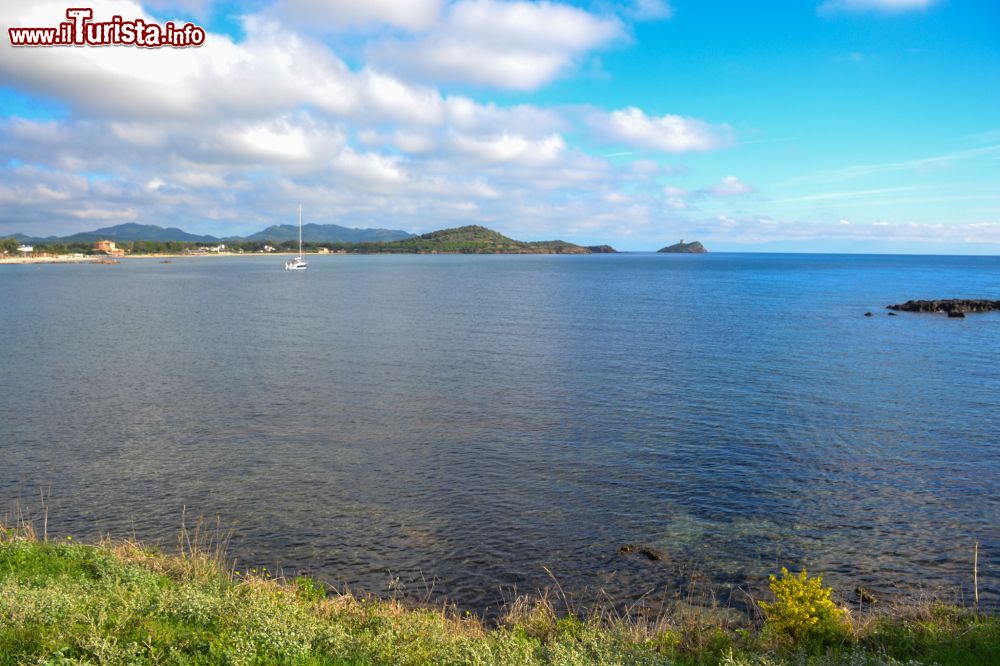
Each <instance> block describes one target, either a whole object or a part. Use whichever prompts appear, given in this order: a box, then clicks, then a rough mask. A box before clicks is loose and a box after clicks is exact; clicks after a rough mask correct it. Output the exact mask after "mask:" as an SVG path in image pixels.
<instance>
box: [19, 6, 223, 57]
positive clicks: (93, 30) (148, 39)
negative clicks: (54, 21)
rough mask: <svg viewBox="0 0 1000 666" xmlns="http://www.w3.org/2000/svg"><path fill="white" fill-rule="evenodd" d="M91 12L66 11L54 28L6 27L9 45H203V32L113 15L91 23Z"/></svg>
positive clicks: (189, 26) (188, 26)
mask: <svg viewBox="0 0 1000 666" xmlns="http://www.w3.org/2000/svg"><path fill="white" fill-rule="evenodd" d="M93 17H94V11H93V10H92V9H87V8H86V7H75V8H70V9H67V10H66V18H68V19H69V21H63V22H62V23H60V24H59V26H58V27H55V28H7V36H8V37H9V38H10V45H11V46H141V47H143V48H147V49H158V48H161V47H164V46H169V47H173V48H187V47H190V46H201V45H202V44H204V43H205V29H204V28H201V27H199V26H196V25H194V24H193V23H185V24H184V25H176V24H175V23H174V22H173V21H168V22H167V23H165V24H163V25H160V24H159V23H150V22H147V21H144V20H142V19H135V20H132V21H126V20H124V19H123V18H122V17H121V16H118V15H115V16H112V17H111V20H110V21H92V20H91V19H92V18H93Z"/></svg>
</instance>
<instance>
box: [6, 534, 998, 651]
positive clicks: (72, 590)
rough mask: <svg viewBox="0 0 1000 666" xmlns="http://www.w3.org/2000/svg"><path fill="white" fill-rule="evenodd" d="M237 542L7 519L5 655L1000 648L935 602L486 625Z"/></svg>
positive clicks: (983, 625)
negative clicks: (49, 533) (240, 564)
mask: <svg viewBox="0 0 1000 666" xmlns="http://www.w3.org/2000/svg"><path fill="white" fill-rule="evenodd" d="M225 541H226V540H225V537H224V535H221V536H220V534H219V532H218V531H212V530H206V529H203V526H202V525H201V524H200V523H199V525H198V526H197V527H196V529H195V530H194V531H192V532H188V531H187V530H182V532H181V538H180V539H179V546H178V550H177V552H176V553H173V554H165V553H162V552H159V551H158V550H154V549H150V548H146V547H144V546H143V545H141V544H140V543H137V542H135V541H132V540H125V541H110V540H107V541H104V542H102V543H100V544H78V543H75V542H73V541H72V540H70V539H68V538H63V539H62V540H59V541H50V540H46V539H44V538H37V537H36V535H35V534H34V533H33V531H32V529H31V527H30V526H29V525H24V524H22V525H21V526H19V527H17V528H9V527H0V664H3V665H6V664H272V663H273V664H369V663H373V664H726V665H729V666H771V665H777V664H804V665H815V666H827V665H830V666H833V665H838V664H843V665H845V666H847V665H850V666H862V665H868V664H871V665H876V664H884V665H896V664H931V663H939V664H942V665H943V666H947V665H950V664H989V663H997V658H998V657H997V656H998V655H1000V621H998V618H997V616H995V615H981V614H976V613H972V612H971V611H969V610H966V609H961V608H956V607H954V606H938V605H933V604H927V605H925V606H923V607H922V608H919V609H915V608H909V609H895V611H894V612H892V613H888V614H882V615H877V616H875V615H866V616H863V617H861V616H858V617H851V616H850V615H848V617H849V620H850V624H849V630H848V631H846V632H845V633H844V634H843V635H842V636H841V637H840V638H838V640H837V641H836V642H832V643H831V642H827V643H825V644H812V645H804V644H798V643H796V642H794V641H793V642H789V641H787V640H778V639H776V638H774V637H773V636H770V635H769V632H768V631H765V630H763V628H762V627H761V626H760V624H759V623H755V622H754V620H753V618H749V617H741V618H734V617H733V616H734V612H733V611H732V609H719V610H712V609H697V608H687V609H684V608H680V607H678V608H675V609H668V610H666V611H665V612H664V613H662V614H661V615H660V616H659V617H657V618H655V619H653V620H640V619H635V618H632V617H623V616H621V615H618V614H615V613H613V612H611V611H608V610H604V611H600V610H595V611H592V612H590V613H589V614H588V615H587V617H577V616H575V615H572V614H569V615H567V614H565V613H558V612H556V610H555V609H556V607H557V605H558V604H557V603H554V602H553V601H552V600H551V599H549V598H548V597H546V596H544V595H543V596H540V597H534V598H529V597H520V598H517V599H514V600H513V601H511V602H510V603H509V604H508V607H507V609H506V613H505V615H504V616H503V618H502V620H501V621H500V622H499V624H498V625H497V626H492V627H488V626H486V625H484V624H483V623H482V622H481V621H480V620H479V619H478V618H476V617H475V616H471V615H468V614H465V615H462V614H460V613H459V612H458V611H456V610H455V609H449V608H420V607H412V606H411V607H407V606H406V605H404V604H403V603H401V602H399V601H397V600H379V599H373V598H359V597H355V596H352V595H349V594H335V595H330V594H328V592H327V591H326V590H325V588H324V587H323V586H322V585H321V584H319V583H317V582H316V581H313V580H311V579H308V578H301V577H300V578H296V579H294V580H282V579H276V578H273V577H272V576H271V575H270V574H269V573H268V572H266V571H264V570H261V571H250V572H246V571H238V570H237V569H235V568H234V567H233V566H232V565H227V561H226V559H225ZM991 660H992V661H991Z"/></svg>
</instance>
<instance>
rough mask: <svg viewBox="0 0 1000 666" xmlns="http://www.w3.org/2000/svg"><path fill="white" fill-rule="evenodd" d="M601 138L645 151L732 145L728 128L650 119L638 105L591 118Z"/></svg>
mask: <svg viewBox="0 0 1000 666" xmlns="http://www.w3.org/2000/svg"><path fill="white" fill-rule="evenodd" d="M589 122H590V125H591V127H592V129H593V130H594V131H595V132H596V134H597V135H598V137H599V138H602V139H604V140H606V141H610V142H615V143H621V144H624V145H627V146H631V147H634V148H640V149H642V150H651V151H659V152H667V153H683V152H690V151H704V150H712V149H715V148H721V147H723V146H726V145H729V144H730V143H732V131H731V130H730V128H729V127H728V126H727V125H710V124H708V123H706V122H704V121H702V120H698V119H697V118H685V117H684V116H677V115H670V114H667V115H663V116H648V115H646V114H645V113H644V112H643V111H642V110H641V109H638V108H636V107H634V106H632V107H628V108H626V109H621V110H618V111H612V112H611V113H605V112H597V113H594V114H592V115H591V117H590V119H589Z"/></svg>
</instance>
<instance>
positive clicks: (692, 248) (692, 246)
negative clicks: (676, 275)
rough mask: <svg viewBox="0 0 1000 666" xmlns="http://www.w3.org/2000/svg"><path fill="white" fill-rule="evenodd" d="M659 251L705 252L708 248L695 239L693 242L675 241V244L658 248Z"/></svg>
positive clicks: (673, 252)
mask: <svg viewBox="0 0 1000 666" xmlns="http://www.w3.org/2000/svg"><path fill="white" fill-rule="evenodd" d="M657 252H668V253H671V254H677V253H685V254H705V253H706V252H708V250H706V249H705V246H704V245H702V244H701V243H699V242H698V241H694V242H693V243H685V242H684V241H681V242H680V243H674V244H673V245H668V246H667V247H665V248H661V249H659V250H657Z"/></svg>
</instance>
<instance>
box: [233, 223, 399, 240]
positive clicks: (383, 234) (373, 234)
mask: <svg viewBox="0 0 1000 666" xmlns="http://www.w3.org/2000/svg"><path fill="white" fill-rule="evenodd" d="M412 236H413V234H410V233H407V232H405V231H399V230H397V229H351V228H348V227H342V226H340V225H339V224H303V225H302V240H303V241H305V242H306V243H378V242H382V241H395V240H402V239H404V238H411V237H412ZM298 238H299V227H298V225H294V224H276V225H274V226H270V227H268V228H267V229H264V230H263V231H258V232H257V233H255V234H253V235H251V236H247V237H246V238H245V239H242V240H248V241H272V242H275V243H283V242H284V241H290V240H298Z"/></svg>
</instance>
